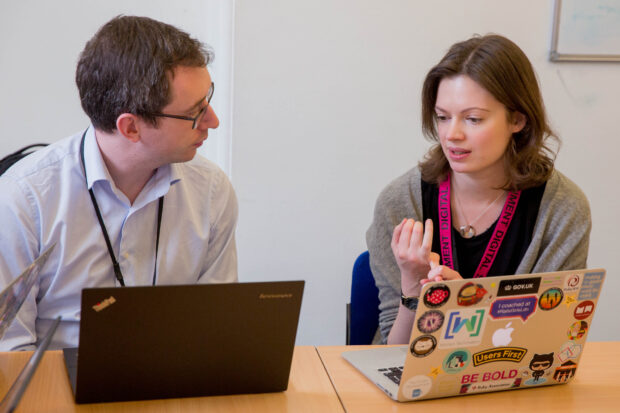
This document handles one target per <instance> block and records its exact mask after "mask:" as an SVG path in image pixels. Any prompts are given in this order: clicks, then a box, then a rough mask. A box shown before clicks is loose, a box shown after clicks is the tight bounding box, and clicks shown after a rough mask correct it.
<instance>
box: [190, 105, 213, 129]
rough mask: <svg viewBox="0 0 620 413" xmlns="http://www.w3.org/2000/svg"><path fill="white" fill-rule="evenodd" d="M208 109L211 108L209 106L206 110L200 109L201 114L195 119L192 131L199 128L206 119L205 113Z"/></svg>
mask: <svg viewBox="0 0 620 413" xmlns="http://www.w3.org/2000/svg"><path fill="white" fill-rule="evenodd" d="M208 108H209V106H208V105H207V106H205V107H204V108H202V109H200V112H198V115H197V116H196V118H195V119H194V123H193V124H192V129H196V128H197V127H198V124H199V123H200V122H202V119H203V118H204V117H205V113H207V109H208Z"/></svg>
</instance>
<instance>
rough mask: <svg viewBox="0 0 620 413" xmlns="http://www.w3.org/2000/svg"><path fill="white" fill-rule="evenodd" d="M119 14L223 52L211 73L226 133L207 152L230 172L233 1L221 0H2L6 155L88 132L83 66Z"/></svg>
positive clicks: (0, 114)
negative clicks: (88, 47)
mask: <svg viewBox="0 0 620 413" xmlns="http://www.w3.org/2000/svg"><path fill="white" fill-rule="evenodd" d="M119 14H125V15H140V16H148V17H152V18H154V19H157V20H162V21H165V22H166V23H170V24H173V25H175V26H177V27H179V28H181V29H183V30H185V31H187V32H188V33H190V34H191V35H192V36H193V37H196V38H198V39H199V40H200V41H202V42H206V43H207V44H209V45H210V46H212V47H213V49H214V50H215V51H216V54H215V61H214V63H213V64H212V65H211V67H210V68H209V70H210V71H211V75H212V76H213V78H214V80H215V82H216V83H217V85H216V93H215V95H214V97H213V101H212V104H213V106H214V107H215V108H216V110H217V112H218V115H219V116H220V120H221V122H222V127H221V128H219V129H218V130H216V131H213V133H211V134H210V135H209V145H208V148H206V146H205V149H203V148H201V150H202V151H201V152H202V153H203V155H205V156H207V157H209V158H211V159H213V160H215V161H217V162H218V163H219V164H220V166H222V167H223V168H224V170H226V171H228V172H229V171H230V165H229V158H228V155H229V152H230V150H229V148H228V144H229V143H230V134H231V126H232V125H231V121H230V113H231V110H230V105H231V102H230V95H231V92H230V90H231V75H230V72H231V63H232V50H231V44H232V38H231V35H232V33H231V27H232V21H231V20H232V2H231V1H222V2H220V0H177V1H174V2H172V1H168V0H132V1H126V0H106V1H97V0H55V1H46V0H20V1H9V0H0V154H1V155H2V156H3V155H4V154H7V153H10V152H12V151H15V150H17V149H19V148H21V147H22V146H25V145H28V144H30V143H35V142H54V141H57V140H59V139H61V138H64V137H65V136H69V135H71V134H73V133H76V132H78V131H79V130H83V129H85V128H86V126H88V124H89V121H88V118H87V117H86V115H84V113H83V112H82V108H81V106H80V100H79V95H78V91H77V87H76V86H75V66H76V64H77V61H78V58H79V54H80V52H81V51H82V49H83V48H84V45H85V44H86V42H87V41H88V40H89V39H90V38H91V37H92V36H93V35H94V34H95V32H96V31H97V30H98V29H99V27H101V26H102V25H103V24H104V23H105V22H107V21H108V20H110V19H111V18H112V17H114V16H117V15H119ZM207 22H210V24H207ZM218 50H221V52H218Z"/></svg>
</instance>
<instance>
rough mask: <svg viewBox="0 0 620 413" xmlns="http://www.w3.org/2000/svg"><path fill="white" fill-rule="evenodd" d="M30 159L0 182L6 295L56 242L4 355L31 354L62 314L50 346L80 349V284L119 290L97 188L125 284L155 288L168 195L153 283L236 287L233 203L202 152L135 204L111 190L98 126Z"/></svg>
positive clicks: (0, 274) (160, 177)
mask: <svg viewBox="0 0 620 413" xmlns="http://www.w3.org/2000/svg"><path fill="white" fill-rule="evenodd" d="M82 134H83V132H80V133H78V134H76V135H74V136H71V137H69V138H66V139H63V140H61V141H59V142H56V143H54V144H52V145H50V146H48V147H46V148H44V149H40V150H38V151H37V152H35V153H33V154H31V155H29V156H27V157H26V158H24V159H22V160H21V161H19V162H18V163H16V164H15V165H14V166H13V167H11V168H10V169H9V170H8V171H7V172H5V173H4V175H2V176H0V290H1V289H3V288H4V287H5V286H6V285H7V284H9V283H10V282H11V281H12V280H13V279H14V278H15V277H17V276H18V275H19V274H20V273H21V272H22V271H23V270H24V269H25V268H26V266H28V265H29V264H30V263H31V262H32V261H33V260H34V259H35V258H36V257H37V256H38V255H39V254H40V253H41V252H42V251H44V250H45V249H46V248H47V247H48V246H50V245H52V244H53V243H57V245H56V247H55V249H54V251H53V253H52V255H51V256H50V258H49V260H48V262H47V264H46V265H45V266H44V267H43V269H42V271H41V274H40V277H39V282H38V283H37V284H35V286H34V287H33V290H32V292H31V293H30V295H29V296H28V298H27V300H26V302H25V303H24V305H23V306H22V309H21V310H20V312H19V313H18V315H17V318H16V320H15V321H14V322H13V324H12V326H11V327H10V328H9V329H8V330H7V332H6V333H5V336H4V337H3V339H2V340H1V341H0V350H3V351H7V350H18V349H30V348H32V347H33V345H34V344H36V343H37V341H38V340H40V339H41V338H42V337H43V336H44V334H45V332H46V331H47V329H48V327H49V326H50V325H51V323H52V322H53V320H54V319H55V318H56V317H57V316H62V320H63V321H62V322H61V324H60V326H59V328H58V330H57V332H56V335H55V338H54V340H53V341H52V344H51V346H50V348H55V349H59V348H63V347H76V346H77V345H78V337H79V320H80V300H81V291H82V289H83V288H89V287H110V286H114V285H118V282H117V281H116V278H115V277H114V271H113V268H112V261H111V259H110V256H109V254H108V250H107V248H106V244H105V241H104V238H103V234H102V231H101V228H100V226H99V223H98V221H97V216H96V215H95V211H94V208H93V206H92V203H91V200H90V195H89V193H88V188H91V187H92V188H93V191H94V193H95V196H96V198H97V203H98V204H99V208H100V210H101V214H102V216H103V220H104V222H105V226H106V228H107V231H108V234H109V237H110V242H111V243H112V247H113V249H114V254H115V255H116V258H117V260H118V261H119V263H120V266H121V270H122V272H123V276H124V278H125V284H126V285H127V286H133V285H151V284H152V281H153V270H154V266H155V239H156V229H157V209H158V199H159V197H160V196H162V195H163V196H164V208H163V216H162V222H161V235H160V241H159V253H158V262H157V284H191V283H211V282H217V283H222V282H234V281H237V252H236V246H235V227H236V223H237V214H238V206H237V198H236V196H235V192H234V190H233V187H232V185H231V183H230V181H229V180H228V178H227V176H226V175H225V174H224V172H223V171H222V170H221V169H219V168H218V167H217V166H216V165H215V164H214V163H212V162H210V161H208V160H207V159H204V158H202V157H201V156H199V155H196V157H195V158H194V159H193V160H191V161H190V162H186V163H177V164H170V165H165V166H163V167H161V168H159V169H158V170H157V171H156V173H155V174H154V175H153V176H152V178H151V179H150V180H149V181H148V183H147V184H146V186H145V187H144V189H143V190H142V192H141V193H140V194H139V195H138V197H137V198H136V200H135V201H134V203H133V205H131V204H130V202H129V200H128V198H127V197H126V196H125V195H124V194H123V193H122V192H121V191H120V190H119V189H118V188H117V187H116V186H115V184H114V182H113V181H112V178H111V177H110V174H109V172H108V170H107V168H106V166H105V163H104V162H103V158H102V155H101V152H100V151H99V147H98V145H97V142H96V139H95V134H94V129H93V127H92V126H91V127H89V128H88V131H87V132H86V137H85V144H84V159H85V163H86V170H87V172H86V173H87V176H86V179H85V177H84V170H83V168H82V165H81V162H80V140H81V138H82Z"/></svg>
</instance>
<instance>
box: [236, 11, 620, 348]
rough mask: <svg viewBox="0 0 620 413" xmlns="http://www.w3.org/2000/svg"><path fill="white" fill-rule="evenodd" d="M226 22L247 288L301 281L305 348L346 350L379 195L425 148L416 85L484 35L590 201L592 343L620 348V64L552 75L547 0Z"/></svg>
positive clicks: (563, 68) (241, 14)
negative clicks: (527, 84) (511, 44)
mask: <svg viewBox="0 0 620 413" xmlns="http://www.w3.org/2000/svg"><path fill="white" fill-rule="evenodd" d="M235 16H236V20H235V72H234V83H235V94H234V102H235V104H234V112H233V122H234V131H235V133H234V141H233V160H232V165H233V177H234V184H235V187H236V189H237V193H238V195H239V199H240V212H241V217H240V223H239V228H238V246H239V257H240V271H241V277H242V278H243V279H245V280H258V279H297V278H301V279H305V280H306V281H307V286H306V288H307V290H306V295H305V297H304V304H303V312H302V320H301V325H300V330H299V335H298V342H299V343H300V344H339V343H343V341H344V331H345V303H346V302H347V300H348V298H349V288H350V280H351V267H352V263H353V260H354V258H355V257H356V255H357V254H358V253H360V252H361V251H363V250H365V249H366V244H365V238H364V234H365V231H366V229H367V227H368V225H369V224H370V221H371V217H372V209H373V206H374V201H375V198H376V196H377V195H378V193H379V191H380V190H381V188H382V187H383V186H385V185H386V184H387V183H388V182H389V181H390V180H391V179H393V178H395V177H396V176H398V175H399V174H401V173H402V172H404V171H405V170H407V169H408V168H410V167H411V166H413V165H414V164H415V163H416V162H417V161H418V160H419V159H420V158H421V156H422V155H423V153H424V152H425V150H426V148H427V147H428V144H427V142H425V141H424V140H423V138H422V135H421V132H420V124H419V112H420V104H419V100H420V99H419V95H420V88H421V84H422V81H423V79H424V76H425V74H426V72H427V71H428V70H429V69H430V67H431V66H432V65H433V64H435V63H436V62H437V61H438V60H439V59H440V58H441V56H442V55H443V54H444V53H445V52H446V50H447V49H448V47H449V46H450V45H451V44H452V43H454V42H456V41H460V40H464V39H466V38H468V37H470V36H471V35H472V34H474V33H481V34H485V33H488V32H495V33H500V34H503V35H505V36H507V37H509V38H511V39H512V40H514V41H515V42H516V43H517V44H519V45H520V46H521V47H522V48H523V50H524V51H525V52H526V54H527V55H528V56H529V57H530V59H531V60H532V63H533V65H534V66H535V69H536V70H537V72H538V75H539V78H540V81H541V84H542V90H543V94H544V98H545V101H546V106H547V108H548V111H549V116H550V118H551V121H552V125H553V127H554V128H555V129H556V130H557V132H558V133H559V134H560V135H561V137H562V139H563V146H562V148H561V151H560V154H559V157H558V161H557V166H558V168H559V169H560V170H561V171H563V172H564V173H565V174H567V175H568V176H569V177H570V178H572V179H573V180H574V181H575V182H576V183H577V184H578V185H579V186H581V188H582V189H583V190H584V191H585V193H586V195H587V196H588V198H589V199H590V202H591V207H592V217H593V224H594V227H593V230H592V238H591V248H590V257H589V265H590V266H591V267H599V266H601V267H605V268H606V269H607V270H608V278H607V281H606V285H605V289H604V291H603V293H602V297H601V300H600V302H599V309H598V313H597V314H596V316H595V321H594V326H593V328H592V330H591V333H590V336H589V339H590V340H620V327H619V324H618V321H617V319H616V318H615V313H616V311H614V310H615V308H614V307H613V298H612V295H613V294H614V293H615V292H617V291H618V290H619V289H620V288H619V287H620V280H619V279H618V277H617V273H618V270H620V264H619V263H618V251H619V248H618V246H617V245H618V244H617V241H616V239H617V235H618V234H620V221H619V220H617V219H615V216H614V212H617V211H619V210H620V208H619V207H620V205H619V204H620V196H619V195H618V191H617V190H616V185H615V184H616V181H617V176H618V173H617V172H616V171H615V170H614V166H615V165H616V164H618V160H617V156H618V153H620V139H619V138H620V136H619V132H618V130H619V128H618V127H617V119H618V115H619V114H620V104H619V103H618V102H619V99H620V98H619V97H620V64H600V63H599V64H594V63H582V64H571V63H562V64H558V63H550V62H549V61H548V60H547V53H548V50H549V44H550V36H551V23H552V1H550V0H547V1H540V0H522V1H510V0H502V1H495V0H470V1H467V2H461V1H448V0H434V1H424V2H423V1H413V0H386V1H376V0H313V1H309V0H298V1H291V0H262V1H253V0H237V1H236V9H235Z"/></svg>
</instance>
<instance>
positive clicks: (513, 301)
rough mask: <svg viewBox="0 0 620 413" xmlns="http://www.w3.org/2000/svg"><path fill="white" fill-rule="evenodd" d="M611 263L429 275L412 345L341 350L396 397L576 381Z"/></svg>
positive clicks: (419, 397)
mask: <svg viewBox="0 0 620 413" xmlns="http://www.w3.org/2000/svg"><path fill="white" fill-rule="evenodd" d="M604 279H605V270H602V269H594V270H575V271H562V272H554V273H542V274H530V275H516V276H515V275H511V276H501V277H488V278H474V279H464V280H455V281H445V282H440V283H428V284H426V285H425V286H424V288H423V289H422V292H421V293H420V300H419V304H418V310H417V312H416V317H415V321H414V324H413V328H412V332H411V339H410V342H409V345H408V346H396V347H383V348H375V349H370V350H357V351H348V352H344V353H343V354H342V356H343V357H344V358H345V359H346V360H347V361H349V362H350V363H351V364H352V365H353V366H355V367H356V368H357V369H358V370H360V371H361V372H362V373H363V374H364V375H365V376H366V377H368V378H369V379H370V380H372V381H373V382H374V383H375V384H376V385H377V386H379V387H380V388H381V389H382V390H383V391H384V392H385V393H386V394H387V395H388V396H390V397H391V398H392V399H394V400H398V401H411V400H423V399H434V398H439V397H449V396H459V395H468V394H475V393H483V392H491V391H500V390H513V389H527V388H533V387H540V386H547V385H554V384H564V383H568V382H570V381H571V380H572V379H573V377H574V376H575V374H576V372H577V370H578V368H579V359H580V357H581V354H582V352H583V348H584V346H585V343H586V338H587V335H588V330H589V329H590V326H591V323H592V318H593V316H594V310H595V309H596V306H597V301H598V298H599V295H600V291H601V287H602V285H603V281H604Z"/></svg>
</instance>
